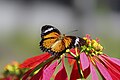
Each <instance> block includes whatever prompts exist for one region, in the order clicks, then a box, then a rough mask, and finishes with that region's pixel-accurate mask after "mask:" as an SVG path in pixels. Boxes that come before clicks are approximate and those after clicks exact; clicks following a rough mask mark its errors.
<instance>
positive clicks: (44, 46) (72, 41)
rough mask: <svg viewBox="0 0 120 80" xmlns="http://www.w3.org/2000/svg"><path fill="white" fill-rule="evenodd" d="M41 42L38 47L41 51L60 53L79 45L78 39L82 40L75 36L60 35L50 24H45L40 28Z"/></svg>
mask: <svg viewBox="0 0 120 80" xmlns="http://www.w3.org/2000/svg"><path fill="white" fill-rule="evenodd" d="M41 38H42V40H41V42H40V48H41V50H42V51H46V52H49V53H51V54H53V55H54V54H55V55H56V54H57V55H61V54H62V53H64V52H65V51H66V49H68V48H72V47H75V46H78V45H79V41H80V40H82V42H83V43H84V40H83V39H82V38H79V37H75V36H66V35H65V34H63V35H61V33H60V31H59V30H58V29H57V28H55V27H53V26H50V25H45V26H43V27H42V29H41Z"/></svg>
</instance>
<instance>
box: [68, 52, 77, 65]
mask: <svg viewBox="0 0 120 80" xmlns="http://www.w3.org/2000/svg"><path fill="white" fill-rule="evenodd" d="M68 63H69V64H70V65H73V64H74V63H75V60H74V59H73V57H72V56H71V55H70V54H68Z"/></svg>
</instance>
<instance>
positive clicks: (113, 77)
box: [108, 69, 120, 80]
mask: <svg viewBox="0 0 120 80" xmlns="http://www.w3.org/2000/svg"><path fill="white" fill-rule="evenodd" d="M108 72H109V73H110V75H111V77H112V79H113V80H119V79H120V78H119V77H120V76H116V74H114V73H113V72H112V71H111V70H109V69H108Z"/></svg>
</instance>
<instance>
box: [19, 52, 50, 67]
mask: <svg viewBox="0 0 120 80" xmlns="http://www.w3.org/2000/svg"><path fill="white" fill-rule="evenodd" d="M49 57H50V54H49V53H44V54H40V55H38V56H35V57H32V58H28V59H27V60H25V61H24V62H23V63H22V64H20V68H34V67H36V66H37V65H38V64H40V63H42V62H43V61H45V60H47V59H48V58H49Z"/></svg>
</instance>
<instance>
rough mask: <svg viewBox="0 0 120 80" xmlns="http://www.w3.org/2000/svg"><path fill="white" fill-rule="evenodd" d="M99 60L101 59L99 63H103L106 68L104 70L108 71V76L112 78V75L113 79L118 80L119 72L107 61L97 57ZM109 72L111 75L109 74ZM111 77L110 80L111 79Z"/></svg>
mask: <svg viewBox="0 0 120 80" xmlns="http://www.w3.org/2000/svg"><path fill="white" fill-rule="evenodd" d="M99 58H100V59H101V61H102V62H103V63H104V65H105V66H106V68H107V69H108V71H109V72H110V75H111V76H112V75H113V74H114V76H113V77H115V76H116V77H118V78H120V71H119V70H118V69H117V68H116V67H115V66H114V64H111V63H110V62H108V60H107V59H106V58H104V57H101V56H99ZM111 72H112V73H113V74H111ZM113 77H112V78H113Z"/></svg>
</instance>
